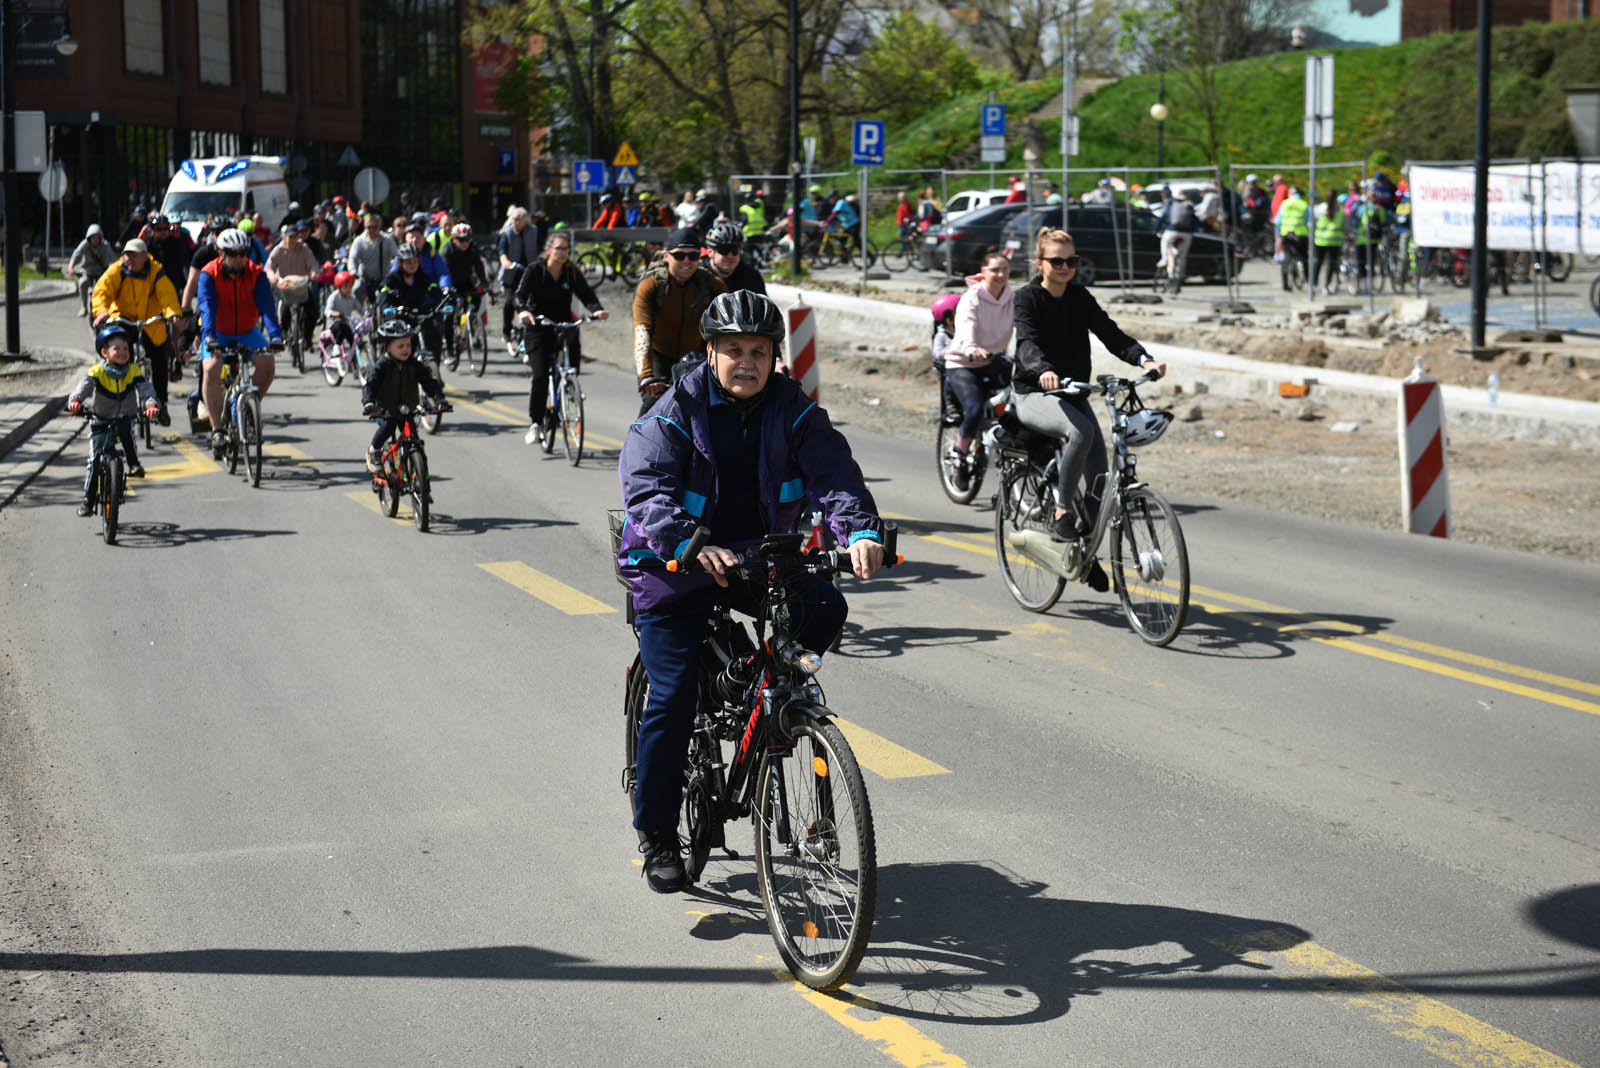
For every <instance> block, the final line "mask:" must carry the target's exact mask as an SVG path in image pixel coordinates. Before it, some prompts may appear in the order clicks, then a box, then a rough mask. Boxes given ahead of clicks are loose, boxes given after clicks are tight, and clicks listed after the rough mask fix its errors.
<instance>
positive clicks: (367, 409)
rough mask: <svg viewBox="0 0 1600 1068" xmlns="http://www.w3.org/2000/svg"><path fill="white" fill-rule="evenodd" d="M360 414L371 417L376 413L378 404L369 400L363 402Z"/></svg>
mask: <svg viewBox="0 0 1600 1068" xmlns="http://www.w3.org/2000/svg"><path fill="white" fill-rule="evenodd" d="M361 414H362V415H364V416H366V417H367V418H368V419H371V418H372V417H373V416H375V415H377V414H378V406H377V405H376V404H372V403H371V402H368V403H366V404H363V405H362V406H361Z"/></svg>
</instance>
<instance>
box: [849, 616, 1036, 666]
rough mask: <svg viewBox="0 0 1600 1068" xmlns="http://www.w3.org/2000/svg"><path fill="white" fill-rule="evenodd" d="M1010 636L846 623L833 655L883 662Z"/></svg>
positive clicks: (994, 632) (964, 629)
mask: <svg viewBox="0 0 1600 1068" xmlns="http://www.w3.org/2000/svg"><path fill="white" fill-rule="evenodd" d="M1010 634H1011V632H1010V631H1008V630H985V629H981V628H977V627H874V628H872V629H871V630H868V629H867V628H865V627H862V626H859V625H857V624H855V623H846V624H845V625H844V636H843V638H842V640H841V641H840V644H839V651H838V652H836V653H835V654H833V655H835V656H842V657H846V658H848V659H851V660H884V659H888V658H890V657H896V656H903V655H905V654H906V653H909V652H912V651H914V650H917V649H933V648H938V647H940V646H948V645H977V644H979V643H981V642H994V641H999V640H1000V639H1001V638H1005V637H1009V636H1010Z"/></svg>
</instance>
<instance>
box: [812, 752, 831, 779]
mask: <svg viewBox="0 0 1600 1068" xmlns="http://www.w3.org/2000/svg"><path fill="white" fill-rule="evenodd" d="M811 770H812V771H814V772H816V773H817V778H819V779H826V778H827V777H828V762H827V761H826V760H824V759H823V758H822V757H819V756H814V757H812V758H811Z"/></svg>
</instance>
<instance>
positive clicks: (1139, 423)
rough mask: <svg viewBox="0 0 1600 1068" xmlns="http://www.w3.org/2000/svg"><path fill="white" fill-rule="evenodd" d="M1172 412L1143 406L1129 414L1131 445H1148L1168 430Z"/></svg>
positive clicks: (1129, 442)
mask: <svg viewBox="0 0 1600 1068" xmlns="http://www.w3.org/2000/svg"><path fill="white" fill-rule="evenodd" d="M1171 422H1172V413H1171V412H1169V411H1167V410H1165V409H1163V408H1141V409H1140V410H1139V411H1137V412H1134V413H1133V414H1131V415H1129V416H1128V434H1127V439H1126V440H1127V442H1128V444H1129V445H1148V444H1150V443H1151V442H1152V441H1155V440H1156V439H1157V438H1159V437H1160V436H1161V435H1162V434H1165V433H1166V432H1167V426H1168V424H1170V423H1171Z"/></svg>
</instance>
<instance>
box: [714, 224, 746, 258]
mask: <svg viewBox="0 0 1600 1068" xmlns="http://www.w3.org/2000/svg"><path fill="white" fill-rule="evenodd" d="M706 244H707V245H710V246H711V247H712V248H727V247H728V246H729V245H732V246H733V248H734V250H735V251H737V250H738V249H739V246H741V245H743V244H744V235H743V234H741V233H740V232H739V228H738V227H737V226H735V225H733V223H731V222H719V223H717V224H716V225H715V226H713V227H712V228H711V229H709V230H707V231H706Z"/></svg>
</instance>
